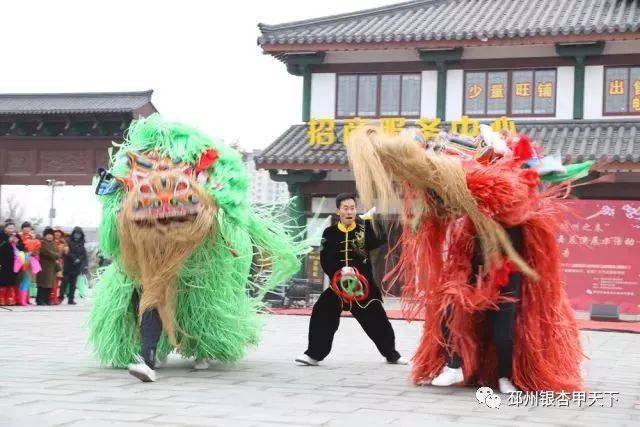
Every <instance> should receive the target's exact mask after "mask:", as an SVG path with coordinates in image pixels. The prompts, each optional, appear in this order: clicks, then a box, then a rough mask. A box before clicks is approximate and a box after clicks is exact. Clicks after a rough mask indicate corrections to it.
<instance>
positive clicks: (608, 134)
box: [255, 120, 640, 169]
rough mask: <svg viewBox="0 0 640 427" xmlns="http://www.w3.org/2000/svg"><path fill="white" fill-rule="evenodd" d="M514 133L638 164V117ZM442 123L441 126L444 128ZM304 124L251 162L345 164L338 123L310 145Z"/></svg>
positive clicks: (553, 147) (578, 156) (571, 154)
mask: <svg viewBox="0 0 640 427" xmlns="http://www.w3.org/2000/svg"><path fill="white" fill-rule="evenodd" d="M516 124H517V127H518V132H520V133H525V134H527V135H529V136H530V137H531V138H532V139H533V140H535V141H538V142H540V143H541V144H542V147H543V149H544V152H545V154H550V153H560V154H562V157H563V159H564V160H565V161H571V162H580V161H584V160H605V161H615V162H634V163H640V120H628V121H611V120H593V121H586V120H564V121H545V122H542V121H532V120H530V121H518V122H517V123H516ZM447 127H448V126H443V127H441V129H446V128H447ZM307 132H308V126H307V125H306V124H300V125H294V126H291V127H290V128H289V129H287V131H286V132H285V133H284V134H282V135H281V136H280V137H279V138H278V139H276V140H275V141H274V142H273V144H271V145H270V146H269V147H267V148H266V149H265V150H263V151H262V153H261V154H260V155H259V156H256V158H255V161H256V164H257V165H258V167H262V168H265V169H269V168H270V165H272V166H276V167H277V165H283V164H288V165H291V164H294V165H308V166H309V169H335V168H336V167H337V166H338V167H339V166H345V168H348V166H347V163H348V161H347V155H346V152H345V151H344V146H343V145H342V142H341V141H342V125H339V124H338V123H336V135H337V137H338V140H339V141H340V142H336V143H334V144H333V145H325V146H311V145H309V143H308V135H307Z"/></svg>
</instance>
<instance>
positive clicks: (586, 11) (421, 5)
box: [259, 0, 640, 45]
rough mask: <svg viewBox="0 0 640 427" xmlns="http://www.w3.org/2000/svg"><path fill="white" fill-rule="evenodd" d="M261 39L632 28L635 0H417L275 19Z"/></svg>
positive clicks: (384, 38) (636, 25) (386, 38)
mask: <svg viewBox="0 0 640 427" xmlns="http://www.w3.org/2000/svg"><path fill="white" fill-rule="evenodd" d="M259 28H260V30H261V32H262V37H260V38H259V43H260V44H261V45H265V44H280V45H286V44H311V43H354V44H356V43H371V42H374V43H375V42H378V43H380V42H401V41H431V40H460V41H463V40H469V39H473V38H476V39H485V38H486V39H493V38H515V37H532V36H560V35H572V34H592V33H596V34H602V33H613V32H635V31H638V30H639V29H640V2H639V1H637V0H421V1H409V2H405V3H400V4H395V5H391V6H385V7H380V8H376V9H369V10H364V11H359V12H353V13H347V14H342V15H335V16H328V17H323V18H317V19H309V20H305V21H298V22H290V23H285V24H279V25H265V24H260V25H259Z"/></svg>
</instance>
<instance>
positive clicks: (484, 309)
mask: <svg viewBox="0 0 640 427" xmlns="http://www.w3.org/2000/svg"><path fill="white" fill-rule="evenodd" d="M481 127H482V128H483V129H482V137H479V138H477V139H476V140H472V141H468V140H466V141H465V140H464V139H462V138H461V137H459V136H456V135H448V134H441V135H440V137H439V139H438V140H437V141H430V142H428V143H425V142H424V141H422V140H421V138H419V134H418V133H417V132H413V134H411V132H410V131H409V132H407V131H405V132H404V133H403V134H401V135H400V136H390V135H386V134H384V133H382V131H381V130H379V129H377V128H372V127H364V128H361V129H359V130H357V131H355V132H354V133H353V134H352V138H351V139H350V140H349V141H347V151H348V154H349V160H350V163H351V166H352V169H353V172H354V175H355V178H356V184H357V187H358V191H359V193H360V197H361V199H362V200H363V202H364V203H365V204H369V205H371V204H372V203H373V202H374V199H375V200H376V201H377V202H378V203H379V205H380V207H382V209H383V210H384V209H385V208H386V209H388V208H389V207H390V206H393V205H396V206H397V207H399V209H400V210H401V211H402V212H403V215H402V219H403V221H402V236H401V238H400V241H399V242H398V245H399V247H400V248H401V256H400V260H399V262H398V264H397V265H396V266H395V268H394V269H393V270H392V271H391V272H390V273H389V274H388V275H387V277H386V282H387V284H389V283H391V284H393V283H394V282H395V281H400V282H401V283H402V284H403V309H404V311H405V315H406V317H407V318H408V319H415V318H416V317H418V316H421V315H424V319H425V323H424V331H423V335H422V339H421V342H420V346H419V348H418V350H417V352H416V354H415V356H414V359H413V373H412V379H413V381H414V382H415V383H418V384H422V383H430V382H431V381H432V380H433V379H434V378H436V377H437V376H438V375H439V374H440V373H442V372H443V371H444V367H445V363H448V361H449V360H450V358H451V355H455V356H456V357H457V358H459V359H461V361H462V363H461V368H462V370H461V373H460V375H462V373H463V374H464V376H463V378H462V377H461V378H460V380H461V381H459V382H464V383H466V384H478V385H483V386H491V387H495V386H496V385H497V384H498V378H499V376H498V372H497V371H498V366H497V365H498V363H497V355H496V344H495V343H496V342H497V340H496V339H492V328H491V326H492V325H491V321H490V319H489V317H490V316H491V315H495V313H496V312H497V311H498V310H499V309H498V307H500V306H501V305H502V304H507V305H508V304H509V303H510V304H511V305H512V306H513V307H515V308H514V310H515V313H514V316H515V323H512V325H513V329H512V332H511V333H512V338H510V339H511V340H512V346H511V347H510V351H512V353H510V354H512V355H513V356H512V357H510V358H509V359H510V361H509V363H511V362H512V367H510V368H509V369H510V381H512V385H511V386H512V387H513V385H515V387H518V388H519V389H521V390H523V391H543V390H544V391H546V390H553V391H573V390H581V389H582V387H583V384H582V378H581V374H580V366H579V365H580V361H581V359H582V357H583V353H582V350H581V346H580V342H579V332H578V328H577V325H576V321H575V318H574V314H573V311H572V309H571V307H570V305H569V301H568V298H567V296H566V293H565V290H564V284H563V282H562V279H561V275H560V259H561V256H560V252H559V249H558V245H557V243H556V235H557V231H558V228H559V226H560V223H559V221H560V218H561V216H560V211H561V209H562V205H561V203H560V201H559V200H560V198H559V197H557V195H558V194H559V193H560V191H561V188H560V187H555V190H554V188H550V189H548V190H546V191H541V190H540V188H541V185H540V184H541V182H540V175H541V174H542V173H539V172H537V171H536V169H535V168H528V169H527V168H524V166H525V162H528V161H531V160H532V159H535V158H537V154H536V150H535V149H534V147H533V146H532V144H531V142H530V141H529V139H528V137H526V136H523V135H509V134H507V133H504V134H503V135H502V136H501V135H499V134H497V133H495V132H492V131H491V130H490V128H488V127H484V126H481ZM452 140H453V141H454V142H452ZM456 142H457V143H456ZM582 176H584V174H582ZM556 181H557V180H556ZM505 230H506V231H505ZM512 230H515V231H516V233H515V234H513V233H512ZM514 235H515V236H517V238H518V240H519V242H517V243H518V244H517V243H516V242H515V238H514ZM510 237H511V238H510ZM512 240H513V243H512ZM518 246H519V247H518ZM480 264H481V265H480ZM479 265H480V266H479ZM487 266H488V267H487ZM478 267H479V268H478ZM472 270H473V271H472ZM514 277H518V278H519V284H518V286H519V292H518V293H517V294H513V295H510V294H505V293H503V292H501V291H502V290H504V289H503V288H504V287H506V286H507V284H509V286H511V285H510V284H511V282H512V281H513V280H512V279H513V278H514ZM493 331H494V332H493V333H494V334H495V333H496V332H495V329H493ZM501 381H502V378H501ZM434 385H435V383H434ZM438 385H445V384H438ZM446 385H449V384H446ZM500 387H501V390H502V383H500Z"/></svg>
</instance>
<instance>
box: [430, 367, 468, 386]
mask: <svg viewBox="0 0 640 427" xmlns="http://www.w3.org/2000/svg"><path fill="white" fill-rule="evenodd" d="M462 382H464V374H463V373H462V368H457V369H453V368H450V367H448V366H445V367H444V368H442V371H441V372H440V374H439V375H438V376H437V377H435V378H434V379H433V381H431V385H435V386H438V387H448V386H450V385H454V384H460V383H462Z"/></svg>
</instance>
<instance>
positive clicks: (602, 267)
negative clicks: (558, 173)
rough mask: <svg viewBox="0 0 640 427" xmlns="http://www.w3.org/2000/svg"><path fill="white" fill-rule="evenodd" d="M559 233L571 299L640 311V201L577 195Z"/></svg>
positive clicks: (582, 305) (586, 306)
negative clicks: (591, 197)
mask: <svg viewBox="0 0 640 427" xmlns="http://www.w3.org/2000/svg"><path fill="white" fill-rule="evenodd" d="M568 205H569V207H570V209H571V213H570V214H569V215H568V217H567V224H566V228H565V229H564V230H562V231H561V232H560V234H559V235H558V243H559V245H560V252H561V256H562V270H563V275H564V280H565V281H566V283H567V293H568V294H569V299H570V300H571V305H572V306H573V308H574V309H576V310H587V311H588V310H590V309H591V305H592V304H613V305H617V306H618V309H619V312H620V314H631V315H637V314H640V201H627V200H572V201H569V202H568Z"/></svg>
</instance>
